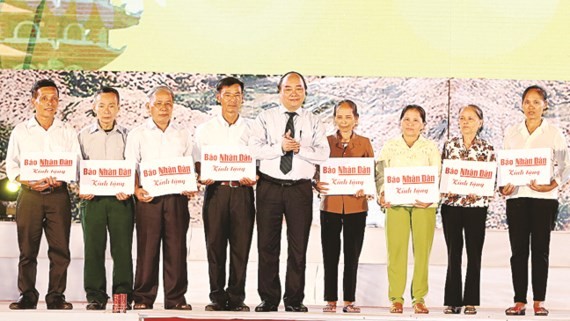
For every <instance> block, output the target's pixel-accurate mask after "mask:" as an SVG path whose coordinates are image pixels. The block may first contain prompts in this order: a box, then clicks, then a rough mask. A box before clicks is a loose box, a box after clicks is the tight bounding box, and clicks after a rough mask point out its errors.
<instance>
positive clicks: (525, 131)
mask: <svg viewBox="0 0 570 321" xmlns="http://www.w3.org/2000/svg"><path fill="white" fill-rule="evenodd" d="M548 125H549V124H548V121H547V120H546V119H545V118H542V122H541V123H540V125H539V126H538V127H537V128H536V129H535V130H534V132H533V133H532V134H533V135H534V134H541V133H542V132H543V131H544V130H545V129H546V127H548ZM518 131H519V133H521V134H522V135H523V136H524V137H528V136H530V135H531V134H530V133H529V132H528V128H527V127H526V120H523V121H522V122H521V123H520V124H519V126H518Z"/></svg>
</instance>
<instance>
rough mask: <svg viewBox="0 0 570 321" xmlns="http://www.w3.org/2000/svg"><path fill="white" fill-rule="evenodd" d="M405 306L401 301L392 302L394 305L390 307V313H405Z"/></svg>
mask: <svg viewBox="0 0 570 321" xmlns="http://www.w3.org/2000/svg"><path fill="white" fill-rule="evenodd" d="M403 312H404V307H403V306H402V303H400V302H392V306H391V307H390V313H403Z"/></svg>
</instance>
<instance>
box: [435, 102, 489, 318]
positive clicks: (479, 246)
mask: <svg viewBox="0 0 570 321" xmlns="http://www.w3.org/2000/svg"><path fill="white" fill-rule="evenodd" d="M459 128H460V130H461V137H454V138H452V139H451V140H449V141H448V142H446V143H445V146H444V148H443V155H442V159H459V160H466V161H482V162H492V161H495V153H494V150H493V146H492V145H490V144H489V143H487V142H486V141H485V140H483V139H481V138H479V136H478V134H479V133H480V132H481V130H482V128H483V111H482V110H481V108H479V107H477V106H475V105H467V106H465V107H463V108H461V110H460V111H459ZM489 199H490V197H486V196H477V195H474V194H469V195H456V194H446V195H444V197H443V198H442V205H441V216H442V220H443V233H444V235H445V243H446V244H447V276H446V279H445V295H444V305H446V306H447V307H446V308H445V309H444V310H443V312H444V313H445V314H458V313H460V312H461V307H462V306H465V311H464V312H465V314H476V313H477V310H476V309H475V306H477V305H479V297H480V295H479V288H480V275H481V252H482V250H483V243H484V241H485V221H486V218H487V208H488V207H489ZM464 231H465V248H466V251H467V274H466V276H465V289H464V291H465V292H464V293H463V294H462V293H461V288H462V283H461V281H462V280H461V278H462V277H461V257H462V253H463V232H464Z"/></svg>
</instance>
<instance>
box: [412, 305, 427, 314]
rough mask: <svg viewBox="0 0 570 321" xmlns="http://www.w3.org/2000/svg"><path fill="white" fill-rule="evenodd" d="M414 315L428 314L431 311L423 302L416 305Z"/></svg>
mask: <svg viewBox="0 0 570 321" xmlns="http://www.w3.org/2000/svg"><path fill="white" fill-rule="evenodd" d="M414 313H415V314H428V313H429V309H428V308H427V307H426V305H425V304H424V303H422V302H418V303H414Z"/></svg>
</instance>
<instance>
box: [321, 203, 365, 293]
mask: <svg viewBox="0 0 570 321" xmlns="http://www.w3.org/2000/svg"><path fill="white" fill-rule="evenodd" d="M366 215H367V212H362V213H353V214H338V213H331V212H326V211H321V245H322V248H323V264H324V267H325V301H337V300H338V261H339V257H340V245H341V240H340V233H341V231H342V238H343V252H344V274H343V293H344V294H343V299H344V301H350V302H354V301H356V299H355V293H356V278H357V272H358V260H359V258H360V252H362V243H363V241H364V230H365V228H366Z"/></svg>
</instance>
